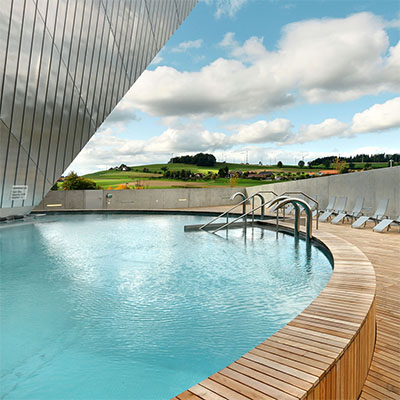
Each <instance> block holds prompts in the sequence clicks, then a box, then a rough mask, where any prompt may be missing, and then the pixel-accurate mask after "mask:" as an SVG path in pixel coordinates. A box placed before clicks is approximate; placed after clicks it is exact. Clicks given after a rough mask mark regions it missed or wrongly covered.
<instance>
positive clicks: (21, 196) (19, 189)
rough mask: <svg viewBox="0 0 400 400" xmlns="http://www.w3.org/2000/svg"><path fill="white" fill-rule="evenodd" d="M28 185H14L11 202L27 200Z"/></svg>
mask: <svg viewBox="0 0 400 400" xmlns="http://www.w3.org/2000/svg"><path fill="white" fill-rule="evenodd" d="M27 196H28V185H14V186H13V187H12V189H11V194H10V200H26V198H27Z"/></svg>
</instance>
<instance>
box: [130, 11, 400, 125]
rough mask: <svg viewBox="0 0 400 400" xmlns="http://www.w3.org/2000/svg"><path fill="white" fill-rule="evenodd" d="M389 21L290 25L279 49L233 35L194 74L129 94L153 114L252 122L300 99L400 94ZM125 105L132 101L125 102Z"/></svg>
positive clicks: (152, 74)
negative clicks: (225, 53) (221, 52)
mask: <svg viewBox="0 0 400 400" xmlns="http://www.w3.org/2000/svg"><path fill="white" fill-rule="evenodd" d="M384 29H385V23H384V21H383V20H382V19H381V18H380V17H378V16H375V15H373V14H371V13H359V14H355V15H351V16H349V17H347V18H338V19H315V20H308V21H302V22H296V23H293V24H289V25H287V26H286V27H284V29H283V31H282V36H281V39H280V41H279V42H278V45H277V49H275V50H273V51H269V50H268V49H266V48H265V46H264V44H263V39H262V38H257V37H251V38H250V39H248V40H247V41H246V42H245V43H243V45H239V44H238V43H237V42H236V40H235V38H234V34H233V33H232V32H228V33H227V34H226V35H225V36H224V38H223V40H222V41H221V42H220V45H221V46H223V47H225V48H226V49H228V50H229V52H230V57H231V58H230V59H224V58H219V59H217V60H215V61H213V62H212V63H211V64H209V65H207V66H205V67H203V68H202V69H201V70H199V71H195V72H181V71H178V70H176V69H174V68H171V67H165V66H163V67H158V68H156V69H155V70H154V71H145V72H144V73H143V74H142V76H141V77H140V78H139V79H138V81H137V82H136V83H135V85H134V86H133V88H132V90H131V91H130V92H128V94H127V96H126V97H127V100H128V101H129V102H130V104H131V105H132V106H133V107H136V108H139V109H140V110H142V111H144V112H146V113H149V114H150V115H152V116H161V117H165V116H187V117H193V116H196V115H197V116H200V117H208V116H215V117H218V118H222V119H229V118H248V117H253V116H256V115H260V114H265V113H268V112H270V111H273V110H276V109H278V108H280V107H282V106H288V105H291V104H293V103H295V102H296V101H297V100H299V99H305V100H306V101H307V102H309V103H319V102H326V101H332V102H343V101H349V100H354V99H356V98H359V97H360V96H363V95H366V94H377V93H380V92H384V91H391V92H393V91H395V90H400V73H399V70H400V43H398V44H397V45H396V46H393V47H389V39H388V35H387V34H386V32H385V30H384ZM124 101H125V100H124Z"/></svg>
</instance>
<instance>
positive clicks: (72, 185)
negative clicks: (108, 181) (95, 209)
mask: <svg viewBox="0 0 400 400" xmlns="http://www.w3.org/2000/svg"><path fill="white" fill-rule="evenodd" d="M61 187H62V189H63V190H95V189H101V187H100V186H99V185H97V184H96V182H94V181H92V180H90V179H86V178H83V177H82V176H78V174H77V173H76V172H74V171H72V172H71V173H70V174H69V175H68V176H66V177H65V178H64V182H63V183H62V185H61Z"/></svg>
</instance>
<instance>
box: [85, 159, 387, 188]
mask: <svg viewBox="0 0 400 400" xmlns="http://www.w3.org/2000/svg"><path fill="white" fill-rule="evenodd" d="M225 166H227V167H228V168H229V170H230V171H242V172H245V171H272V172H274V173H275V174H276V173H288V172H290V173H292V174H296V173H302V172H304V173H310V172H318V171H320V170H326V169H328V168H326V167H325V166H323V165H319V166H315V167H313V168H309V167H304V168H300V167H298V166H296V165H283V166H282V167H281V168H279V167H277V166H276V165H273V166H269V165H268V166H267V165H266V166H262V165H258V164H253V165H245V164H233V163H216V164H215V166H214V167H198V166H196V165H193V164H150V165H140V166H134V167H131V170H130V171H99V172H94V173H92V174H87V175H84V177H85V178H88V179H91V180H93V181H95V182H96V183H97V184H98V185H100V186H101V187H102V188H103V189H108V188H112V189H115V188H116V187H117V186H118V185H120V184H125V183H128V184H129V185H130V186H134V185H135V184H136V183H138V184H142V185H143V186H144V187H146V188H148V189H155V188H157V189H162V188H172V187H175V188H176V187H218V186H230V185H231V182H230V180H229V179H228V178H217V179H215V180H212V179H210V180H207V181H204V180H197V181H182V180H174V179H166V178H164V177H163V171H162V168H163V167H166V168H168V169H169V170H170V171H180V170H182V169H185V170H190V171H191V172H192V173H202V174H204V175H207V173H208V172H211V173H213V174H217V173H218V170H219V169H220V168H223V167H225ZM364 166H365V163H364V164H362V163H357V164H355V168H356V169H362V168H364ZM386 166H387V163H371V167H372V168H382V167H386ZM153 182H154V184H152V183H153ZM266 183H271V181H258V180H253V179H244V178H238V179H237V180H236V183H235V186H257V185H265V184H266Z"/></svg>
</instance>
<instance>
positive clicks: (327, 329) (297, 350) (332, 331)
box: [175, 223, 400, 400]
mask: <svg viewBox="0 0 400 400" xmlns="http://www.w3.org/2000/svg"><path fill="white" fill-rule="evenodd" d="M314 235H315V236H317V237H318V238H319V239H320V240H322V241H323V242H324V243H325V244H327V245H328V247H329V248H330V250H331V252H332V254H333V256H334V260H335V271H334V273H333V274H332V278H331V280H330V281H329V283H328V285H327V287H326V288H325V289H324V290H323V291H322V292H321V294H320V295H319V296H318V297H317V299H316V300H314V302H313V303H312V304H311V305H310V306H309V307H308V308H307V309H306V310H304V311H303V312H302V313H301V314H300V315H298V316H297V317H296V318H295V319H294V320H293V321H291V322H290V323H289V324H288V325H286V326H285V327H284V328H282V329H281V330H280V331H278V332H277V333H275V334H274V335H273V336H271V337H270V338H269V339H268V340H266V341H265V342H263V343H261V344H260V345H259V346H257V347H256V348H254V349H253V350H251V351H250V352H248V353H247V354H245V355H244V356H243V357H241V358H240V359H239V360H237V361H236V362H234V363H233V364H231V365H229V366H228V367H226V368H225V369H223V370H221V371H219V372H217V373H215V374H214V375H212V376H210V377H209V378H207V379H206V380H204V381H202V382H200V383H199V384H197V385H195V386H194V387H192V388H190V389H189V390H187V391H185V392H184V393H182V394H180V395H178V396H177V397H176V398H175V399H180V400H187V399H204V400H207V399H312V400H317V399H339V400H347V399H357V398H358V396H359V395H360V392H361V396H360V399H363V400H371V399H400V339H399V337H400V299H399V297H400V265H399V264H400V263H399V258H400V257H399V256H400V235H399V234H398V233H396V232H389V233H383V234H379V233H374V232H372V230H371V229H370V228H367V229H364V230H355V229H351V228H350V226H349V225H347V224H344V225H338V226H336V225H331V224H329V223H322V224H320V229H319V230H318V231H314ZM375 282H376V284H375ZM375 312H376V317H375ZM375 318H376V321H377V337H376V345H375ZM374 346H375V347H374ZM371 357H373V358H372V363H371Z"/></svg>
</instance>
